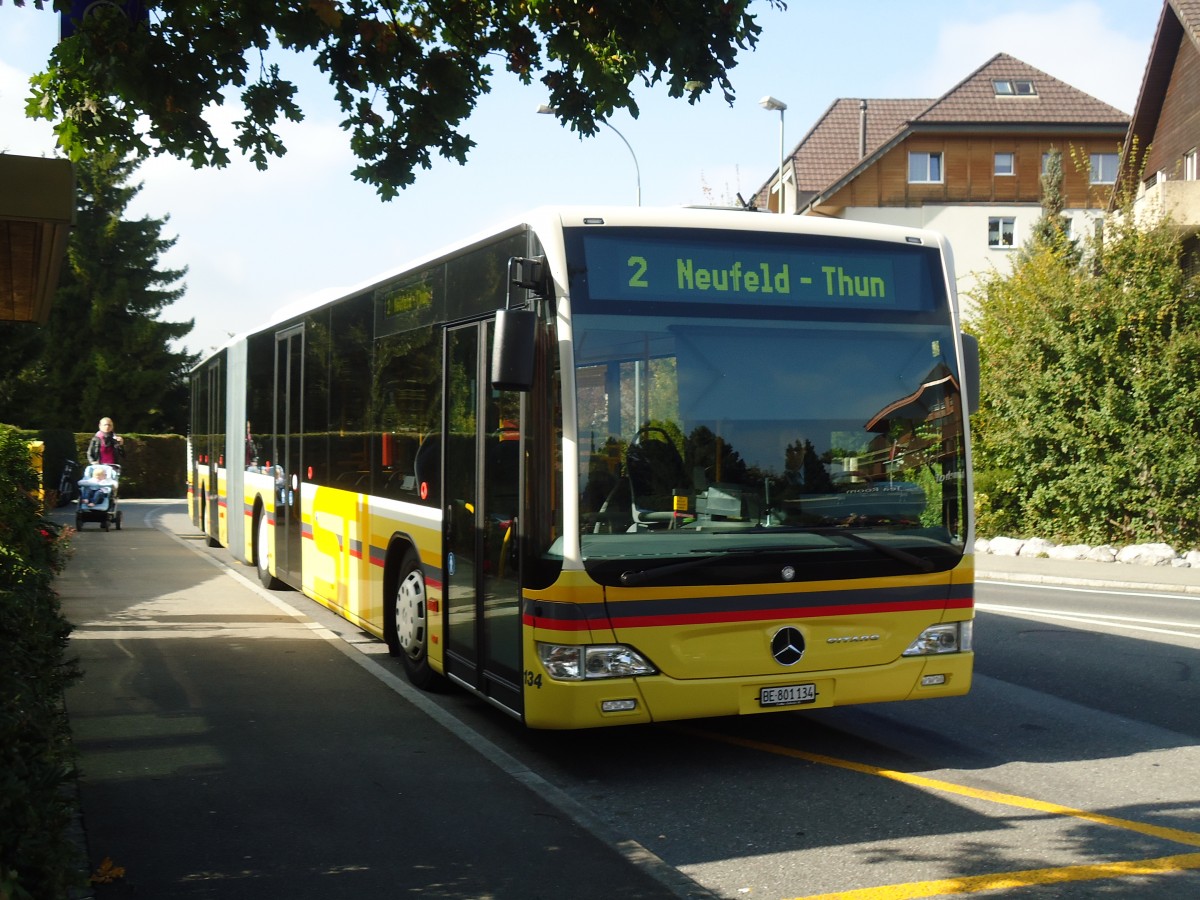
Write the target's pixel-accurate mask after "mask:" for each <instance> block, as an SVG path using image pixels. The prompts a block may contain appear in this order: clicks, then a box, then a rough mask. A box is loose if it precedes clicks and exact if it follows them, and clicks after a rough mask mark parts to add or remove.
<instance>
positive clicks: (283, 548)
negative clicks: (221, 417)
mask: <svg viewBox="0 0 1200 900" xmlns="http://www.w3.org/2000/svg"><path fill="white" fill-rule="evenodd" d="M303 397H304V327H303V326H300V327H298V328H292V329H289V330H287V331H283V332H280V333H279V334H278V335H276V337H275V458H274V459H273V460H271V462H272V463H273V464H274V465H273V469H272V471H273V472H274V475H275V575H276V576H277V577H278V578H279V579H280V580H282V581H286V582H287V583H288V584H290V585H292V586H293V587H299V586H300V583H301V582H300V539H301V528H300V465H301V459H300V438H301V436H302V435H303V433H304V431H303V423H302V421H301V410H302V409H303V402H302V401H303Z"/></svg>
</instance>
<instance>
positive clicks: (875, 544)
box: [802, 528, 937, 572]
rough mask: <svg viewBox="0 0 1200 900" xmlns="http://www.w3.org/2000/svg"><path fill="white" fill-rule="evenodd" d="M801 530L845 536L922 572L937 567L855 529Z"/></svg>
mask: <svg viewBox="0 0 1200 900" xmlns="http://www.w3.org/2000/svg"><path fill="white" fill-rule="evenodd" d="M802 530H804V531H808V532H812V533H814V534H819V535H821V536H822V537H840V538H845V539H846V540H848V541H852V542H854V543H856V544H861V545H862V546H864V547H870V548H871V549H872V550H874V551H876V552H877V553H882V554H883V555H884V556H890V557H891V558H892V559H895V560H899V561H900V562H904V563H908V564H909V565H910V566H912V567H913V568H914V569H919V570H920V571H922V572H932V571H933V570H934V569H936V568H937V566H936V565H934V564H933V563H932V562H930V561H929V560H927V559H926V558H925V557H923V556H917V555H916V554H915V553H909V552H908V551H907V550H901V549H900V548H899V547H893V546H892V545H891V544H885V543H883V542H882V541H877V540H874V539H873V538H869V537H865V536H863V535H861V534H859V533H858V532H855V531H847V530H846V529H844V528H804V529H802Z"/></svg>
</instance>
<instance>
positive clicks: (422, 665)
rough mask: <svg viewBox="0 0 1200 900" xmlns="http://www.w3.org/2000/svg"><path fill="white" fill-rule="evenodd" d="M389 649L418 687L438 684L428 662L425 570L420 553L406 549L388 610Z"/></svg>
mask: <svg viewBox="0 0 1200 900" xmlns="http://www.w3.org/2000/svg"><path fill="white" fill-rule="evenodd" d="M388 613H389V619H390V622H389V623H388V624H389V625H390V626H391V627H390V628H388V630H387V638H388V642H387V643H388V651H389V652H390V653H391V654H392V656H398V657H400V661H401V662H402V663H403V664H404V673H405V674H406V675H407V676H408V680H409V681H411V682H412V683H413V684H414V685H415V686H416V687H419V688H421V689H422V690H431V689H433V688H434V687H436V686H437V682H438V676H437V673H436V672H434V670H433V669H432V668H431V667H430V665H429V603H428V598H427V596H426V592H425V573H424V571H422V569H421V564H420V562H419V561H418V559H417V555H416V553H415V552H413V551H412V550H406V551H405V552H404V557H403V559H402V560H401V562H400V570H399V573H398V577H397V579H396V590H395V593H394V595H393V597H392V601H391V606H390V608H389V610H388Z"/></svg>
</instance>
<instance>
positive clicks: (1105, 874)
mask: <svg viewBox="0 0 1200 900" xmlns="http://www.w3.org/2000/svg"><path fill="white" fill-rule="evenodd" d="M1186 869H1200V853H1183V854H1180V855H1179V856H1162V857H1159V858H1158V859H1143V860H1138V861H1136V862H1115V863H1100V864H1098V865H1094V866H1062V867H1060V868H1057V869H1026V870H1024V871H1022V872H998V873H995V874H992V875H968V876H966V877H963V878H944V879H942V880H940V881H914V882H912V883H911V884H888V885H884V886H882V887H869V888H859V889H857V890H853V891H836V892H834V893H832V894H812V895H810V896H807V897H796V898H794V900H914V898H918V897H937V896H939V895H944V894H974V893H976V892H978V891H998V890H1002V889H1004V888H1023V887H1034V886H1036V885H1043V884H1064V883H1066V882H1070V881H1096V880H1098V879H1101V878H1124V877H1128V876H1133V875H1165V874H1167V873H1169V872H1182V871H1184V870H1186Z"/></svg>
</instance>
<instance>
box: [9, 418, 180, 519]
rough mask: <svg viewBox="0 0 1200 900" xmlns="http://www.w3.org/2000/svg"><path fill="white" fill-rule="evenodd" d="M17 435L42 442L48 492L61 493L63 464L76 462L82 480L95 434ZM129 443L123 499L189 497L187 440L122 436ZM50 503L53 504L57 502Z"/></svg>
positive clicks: (22, 432)
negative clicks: (88, 449) (60, 483)
mask: <svg viewBox="0 0 1200 900" xmlns="http://www.w3.org/2000/svg"><path fill="white" fill-rule="evenodd" d="M0 428H9V430H11V431H12V432H13V433H15V434H16V435H17V436H18V437H20V438H21V439H22V440H25V441H42V442H43V443H44V444H45V450H44V451H43V456H42V472H43V476H42V477H43V484H44V487H45V489H46V490H47V491H57V490H58V481H59V477H60V476H61V475H62V470H63V463H64V462H65V461H66V460H68V459H73V460H75V461H76V462H77V463H79V473H78V475H79V477H82V475H83V467H84V466H86V465H87V447H88V443H89V442H90V441H91V439H92V436H93V435H94V434H95V432H94V431H91V432H87V433H84V434H78V433H74V432H70V431H63V430H61V429H45V430H42V431H30V430H23V429H19V428H10V426H5V425H0ZM121 436H122V437H123V438H124V439H125V460H124V464H123V465H122V468H121V496H122V497H125V498H127V499H129V498H137V497H155V498H157V497H170V498H183V497H186V496H187V439H186V438H184V437H182V436H181V435H178V434H122V435H121ZM47 502H48V503H50V504H53V502H54V498H53V497H52V496H51V497H48V498H47Z"/></svg>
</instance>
